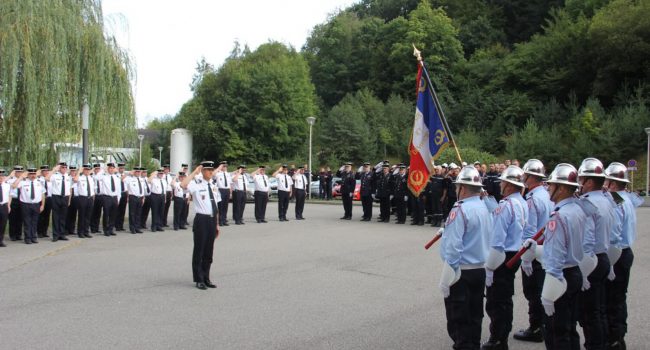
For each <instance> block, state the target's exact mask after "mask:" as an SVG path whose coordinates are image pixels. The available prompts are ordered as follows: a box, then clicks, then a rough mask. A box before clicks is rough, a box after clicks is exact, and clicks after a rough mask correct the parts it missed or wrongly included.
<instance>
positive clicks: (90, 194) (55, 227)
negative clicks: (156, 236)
mask: <svg viewBox="0 0 650 350" xmlns="http://www.w3.org/2000/svg"><path fill="white" fill-rule="evenodd" d="M183 166H184V167H185V168H186V165H183ZM25 170H26V171H25ZM184 176H185V173H184V172H183V171H181V172H180V173H179V176H178V177H174V176H172V175H171V174H170V173H169V166H168V165H165V166H164V167H163V168H161V169H159V170H158V171H155V172H153V173H152V174H151V175H150V176H147V171H146V169H144V168H138V167H136V168H134V169H132V170H131V171H130V172H127V171H125V169H124V164H123V163H118V164H117V165H116V164H115V163H108V164H107V165H106V167H105V168H102V167H101V166H100V165H99V164H84V165H83V166H82V167H81V169H77V167H76V166H70V167H68V165H67V164H66V163H65V162H61V163H59V164H57V165H56V166H55V167H54V168H53V169H51V170H50V168H49V166H47V165H43V166H41V167H40V169H36V168H27V169H24V168H23V167H22V166H15V167H14V169H13V171H12V172H11V173H10V174H9V176H7V174H6V171H5V170H3V169H0V187H1V191H0V246H2V247H4V246H5V244H4V242H3V239H4V231H5V227H6V224H7V221H8V223H9V237H10V239H11V240H12V241H19V240H24V242H25V243H26V244H33V243H38V238H44V237H49V235H48V227H49V226H50V219H51V223H52V225H51V226H52V241H54V242H56V241H59V240H62V241H66V240H68V238H67V236H68V235H73V234H76V235H77V236H78V237H79V238H92V236H91V235H90V234H91V233H100V226H99V224H100V221H101V223H102V227H101V228H102V230H101V232H103V234H104V235H105V236H115V235H116V234H115V232H117V231H124V230H125V228H124V218H125V214H126V210H127V206H128V210H129V222H128V224H129V231H130V232H131V233H133V234H135V233H142V231H141V230H142V229H143V228H145V226H146V222H147V218H148V216H149V213H151V217H152V220H151V230H152V231H162V230H163V227H165V226H167V224H166V217H167V215H166V210H168V208H169V207H170V204H171V202H172V201H173V202H174V229H184V228H185V226H186V224H187V215H188V200H189V195H188V194H187V192H186V191H183V190H182V189H181V188H180V187H179V186H178V183H179V181H182V179H183V177H184Z"/></svg>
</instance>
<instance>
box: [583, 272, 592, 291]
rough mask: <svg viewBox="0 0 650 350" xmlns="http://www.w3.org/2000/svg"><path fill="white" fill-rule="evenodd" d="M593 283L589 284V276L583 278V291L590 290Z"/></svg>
mask: <svg viewBox="0 0 650 350" xmlns="http://www.w3.org/2000/svg"><path fill="white" fill-rule="evenodd" d="M589 288H591V283H589V276H582V291H583V292H584V291H586V290H589Z"/></svg>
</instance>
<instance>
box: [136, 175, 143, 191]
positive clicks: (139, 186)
mask: <svg viewBox="0 0 650 350" xmlns="http://www.w3.org/2000/svg"><path fill="white" fill-rule="evenodd" d="M136 180H138V191H139V192H138V193H139V194H142V182H140V179H136Z"/></svg>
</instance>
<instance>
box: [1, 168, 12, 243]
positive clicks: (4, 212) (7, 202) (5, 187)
mask: <svg viewBox="0 0 650 350" xmlns="http://www.w3.org/2000/svg"><path fill="white" fill-rule="evenodd" d="M6 179H7V173H6V171H5V170H4V169H0V247H6V245H5V243H4V239H5V228H6V227H7V220H8V219H9V210H10V209H9V208H10V207H11V194H10V193H9V192H10V191H11V185H10V184H8V183H7V182H6V181H5V180H6Z"/></svg>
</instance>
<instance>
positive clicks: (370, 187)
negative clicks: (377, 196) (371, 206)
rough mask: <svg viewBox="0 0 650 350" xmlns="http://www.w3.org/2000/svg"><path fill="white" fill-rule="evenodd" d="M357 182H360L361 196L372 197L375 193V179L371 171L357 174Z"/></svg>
mask: <svg viewBox="0 0 650 350" xmlns="http://www.w3.org/2000/svg"><path fill="white" fill-rule="evenodd" d="M359 180H361V196H363V197H368V196H372V195H373V194H374V193H375V179H374V176H373V173H372V171H368V172H367V173H363V172H362V173H359Z"/></svg>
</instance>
